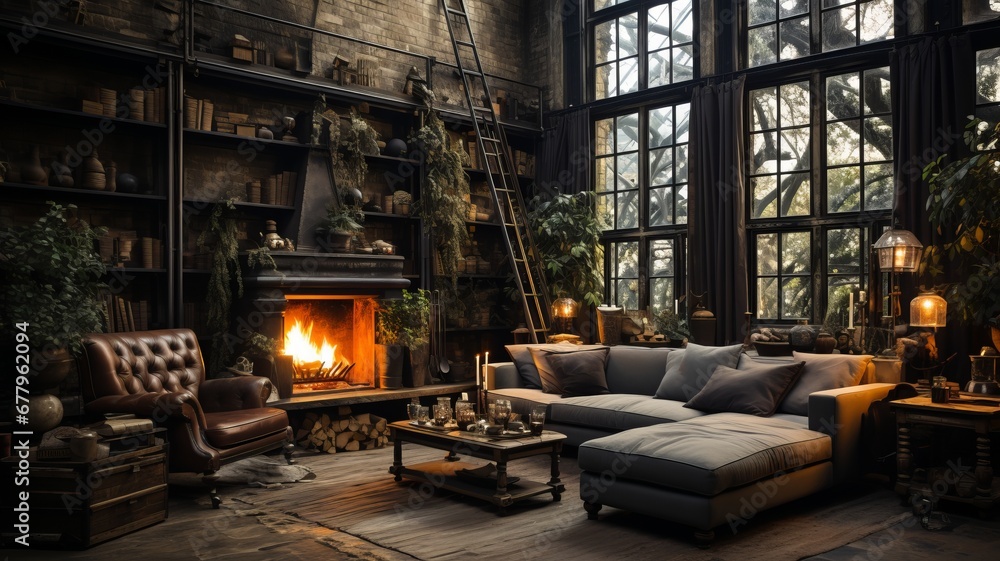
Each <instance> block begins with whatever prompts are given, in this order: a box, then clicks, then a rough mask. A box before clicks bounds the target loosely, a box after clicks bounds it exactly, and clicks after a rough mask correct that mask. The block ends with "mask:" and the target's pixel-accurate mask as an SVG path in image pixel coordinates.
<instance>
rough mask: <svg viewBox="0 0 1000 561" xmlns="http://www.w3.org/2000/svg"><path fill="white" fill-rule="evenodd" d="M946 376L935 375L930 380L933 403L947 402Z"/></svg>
mask: <svg viewBox="0 0 1000 561" xmlns="http://www.w3.org/2000/svg"><path fill="white" fill-rule="evenodd" d="M949 391H950V390H949V389H948V378H946V377H944V376H935V377H934V379H933V380H932V381H931V401H932V402H934V403H948V392H949Z"/></svg>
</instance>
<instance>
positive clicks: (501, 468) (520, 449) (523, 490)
mask: <svg viewBox="0 0 1000 561" xmlns="http://www.w3.org/2000/svg"><path fill="white" fill-rule="evenodd" d="M389 430H390V432H391V435H392V440H393V443H394V448H393V458H392V460H393V461H392V467H390V468H389V473H391V474H393V475H395V476H396V481H402V479H403V477H406V478H408V479H412V480H415V481H421V482H424V483H428V484H430V485H432V486H434V487H435V488H437V487H440V488H442V489H448V490H449V491H453V492H455V493H459V494H461V495H466V496H469V497H475V498H478V499H482V500H485V501H488V502H491V503H493V504H495V505H497V506H498V507H499V512H498V514H500V515H503V514H506V507H508V506H510V505H512V504H514V503H515V502H517V501H520V500H523V499H527V498H528V497H534V496H537V495H542V494H545V493H552V500H553V501H558V500H559V499H560V495H561V494H562V492H563V491H565V490H566V487H565V486H564V485H563V484H562V482H561V481H559V453H560V452H561V451H562V444H563V441H564V440H566V435H564V434H560V433H558V432H553V431H543V432H542V434H541V435H540V436H520V437H513V438H512V437H506V436H504V437H497V436H488V435H479V434H475V433H471V432H466V431H460V430H451V431H446V430H440V429H435V428H430V427H420V426H413V425H411V424H410V421H397V422H395V423H391V424H390V425H389ZM404 442H410V443H413V444H419V445H421V446H428V447H430V448H437V449H438V450H445V451H447V452H448V454H447V455H446V456H445V457H444V460H439V461H434V462H425V463H422V464H418V465H413V466H409V467H407V466H404V465H403V443H404ZM542 454H548V455H549V458H550V466H551V473H552V477H551V479H549V481H548V482H546V483H538V482H535V481H527V480H525V479H520V480H519V481H517V483H516V484H513V485H508V476H507V463H508V462H510V461H511V460H516V459H519V458H528V457H531V456H538V455H542ZM462 455H465V456H471V457H473V458H480V459H483V460H491V461H493V462H496V470H497V473H496V488H495V489H494V488H492V485H489V486H487V485H483V484H482V482H477V481H470V480H467V479H464V478H459V477H458V476H457V475H456V468H461V467H474V466H468V465H465V464H464V463H460V462H458V460H459V459H460V456H462ZM488 483H492V481H491V480H490V481H488Z"/></svg>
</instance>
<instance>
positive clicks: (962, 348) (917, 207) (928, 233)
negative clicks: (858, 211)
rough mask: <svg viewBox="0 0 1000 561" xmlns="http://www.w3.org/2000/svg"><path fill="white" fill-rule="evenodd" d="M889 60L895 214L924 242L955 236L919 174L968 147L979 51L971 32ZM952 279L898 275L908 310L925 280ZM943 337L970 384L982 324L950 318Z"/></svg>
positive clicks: (944, 348)
mask: <svg viewBox="0 0 1000 561" xmlns="http://www.w3.org/2000/svg"><path fill="white" fill-rule="evenodd" d="M890 60H891V62H890V69H891V73H892V83H893V89H892V93H893V112H892V114H893V135H894V137H893V143H894V150H895V154H894V157H895V160H896V192H895V200H894V203H893V217H894V218H895V219H896V220H898V226H899V227H900V228H904V229H907V230H910V231H911V232H913V233H914V234H915V235H916V236H917V239H919V240H920V242H921V243H923V244H924V246H925V247H926V246H928V245H931V244H934V245H938V244H941V243H943V242H947V241H949V240H948V239H947V236H948V234H949V232H941V233H938V232H936V231H935V230H934V227H933V225H931V224H930V221H929V220H928V217H927V216H928V215H927V209H926V205H927V198H928V196H929V194H930V191H929V188H928V185H927V182H925V181H923V179H922V178H921V176H922V173H923V169H924V167H925V166H926V165H927V164H928V163H930V162H932V161H934V160H935V159H937V158H938V157H939V156H941V155H947V156H946V161H951V160H953V159H955V158H957V157H961V156H962V155H965V154H967V148H966V146H965V144H964V142H963V139H962V134H963V132H964V130H965V125H966V124H967V123H968V115H970V114H972V113H973V112H974V108H975V83H976V75H975V53H974V52H973V48H972V45H971V42H970V40H969V37H968V36H967V35H960V36H948V37H939V38H933V39H932V38H924V39H922V40H920V41H918V42H916V43H914V44H911V45H907V46H904V47H901V48H900V49H898V50H896V51H894V52H893V56H892V58H891V59H890ZM955 273H956V274H962V273H961V271H955ZM952 280H956V279H948V278H945V279H941V278H937V279H934V278H930V276H929V275H922V276H921V275H917V274H912V275H907V274H903V275H899V281H900V283H899V284H900V289H901V292H902V295H901V297H900V300H901V302H900V303H901V304H902V308H903V310H902V311H903V315H904V316H906V315H907V312H908V306H909V303H910V300H912V299H913V298H914V297H915V296H916V294H917V290H918V288H919V286H920V285H924V286H926V287H928V288H929V287H932V286H935V285H938V286H939V285H940V284H942V283H943V282H948V281H952ZM952 323H954V322H952ZM914 330H915V329H914ZM911 331H913V330H911ZM937 339H938V349H939V351H940V352H941V354H942V356H941V358H942V359H943V358H945V357H946V356H948V355H951V354H952V353H955V354H957V357H956V360H954V361H952V363H950V364H949V365H948V366H947V367H946V369H945V372H946V373H948V374H949V376H950V377H951V379H952V380H954V381H959V382H963V383H964V380H965V379H967V376H968V359H967V356H966V355H968V354H970V353H971V354H975V353H974V352H973V351H974V350H977V349H978V346H976V345H977V342H976V341H977V340H978V339H979V337H977V331H976V330H973V329H972V328H970V327H969V326H966V325H953V324H949V325H948V327H947V328H943V329H941V330H938V336H937Z"/></svg>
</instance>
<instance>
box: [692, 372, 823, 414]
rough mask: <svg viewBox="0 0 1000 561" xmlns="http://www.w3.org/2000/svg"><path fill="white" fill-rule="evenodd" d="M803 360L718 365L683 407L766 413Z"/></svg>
mask: <svg viewBox="0 0 1000 561" xmlns="http://www.w3.org/2000/svg"><path fill="white" fill-rule="evenodd" d="M803 364H805V363H803V362H796V363H792V364H781V365H778V366H761V367H757V368H751V369H748V370H737V369H735V368H731V367H728V366H719V367H718V368H716V369H715V373H714V374H712V377H711V378H710V379H709V380H708V383H706V384H705V387H704V388H702V390H701V391H700V392H698V393H697V395H695V396H694V397H692V398H691V399H690V400H688V402H687V403H685V404H684V407H689V408H691V409H698V410H699V411H706V412H709V413H720V412H723V411H725V412H730V413H746V414H748V415H756V416H758V417H769V416H771V415H773V414H774V412H775V410H777V409H778V404H779V403H781V400H782V398H784V397H785V394H786V393H788V389H789V388H790V387H791V386H792V384H793V383H795V380H796V379H798V377H799V375H800V374H801V372H802V365H803Z"/></svg>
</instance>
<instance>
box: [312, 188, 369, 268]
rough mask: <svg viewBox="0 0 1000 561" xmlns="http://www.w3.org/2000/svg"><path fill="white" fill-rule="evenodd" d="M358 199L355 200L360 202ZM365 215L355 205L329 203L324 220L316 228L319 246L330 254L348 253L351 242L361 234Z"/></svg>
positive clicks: (342, 202)
mask: <svg viewBox="0 0 1000 561" xmlns="http://www.w3.org/2000/svg"><path fill="white" fill-rule="evenodd" d="M358 195H359V197H358V198H357V199H355V200H360V191H359V192H358ZM364 221H365V213H364V211H363V210H361V207H360V206H358V205H356V204H347V203H346V202H344V201H343V200H342V201H341V202H339V203H334V202H331V203H330V205H329V206H327V209H326V218H324V219H323V221H322V223H320V225H319V226H318V227H317V228H316V233H317V235H318V238H319V239H318V240H317V241H318V243H319V246H320V247H321V248H323V249H325V250H326V251H329V252H332V253H350V251H351V240H352V239H354V236H355V235H356V234H358V233H360V232H363V231H364V229H365V227H364V226H363V224H364Z"/></svg>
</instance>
